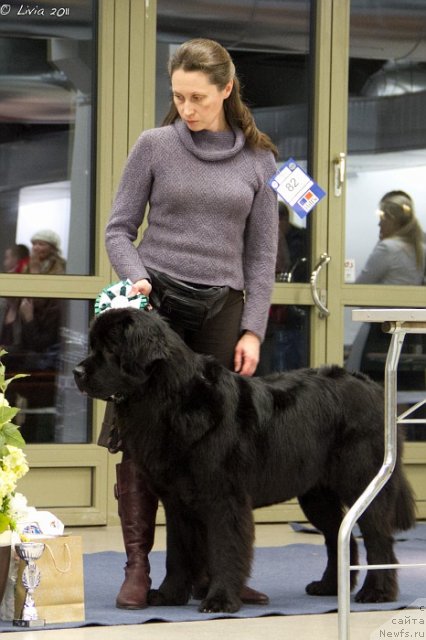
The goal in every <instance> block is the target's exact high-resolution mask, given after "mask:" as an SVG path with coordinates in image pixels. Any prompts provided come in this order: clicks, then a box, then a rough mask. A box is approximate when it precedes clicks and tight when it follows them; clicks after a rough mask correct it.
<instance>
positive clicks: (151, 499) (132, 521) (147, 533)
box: [115, 460, 158, 609]
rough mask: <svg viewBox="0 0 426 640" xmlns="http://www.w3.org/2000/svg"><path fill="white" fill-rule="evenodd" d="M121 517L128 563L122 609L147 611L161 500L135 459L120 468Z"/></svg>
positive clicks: (117, 488) (119, 603)
mask: <svg viewBox="0 0 426 640" xmlns="http://www.w3.org/2000/svg"><path fill="white" fill-rule="evenodd" d="M116 471H117V484H116V485H115V497H116V498H117V500H118V515H119V516H120V521H121V529H122V532H123V540H124V547H125V550H126V554H127V562H126V566H125V569H124V573H125V578H124V582H123V584H122V585H121V589H120V592H119V594H118V596H117V600H116V606H117V607H118V608H119V609H143V608H144V607H146V606H147V601H146V597H147V593H148V591H149V589H150V587H151V579H150V577H149V571H150V566H149V561H148V554H149V552H150V551H151V549H152V545H153V543H154V531H155V515H156V513H157V507H158V499H157V497H156V496H154V494H153V493H151V491H150V490H149V489H148V487H147V486H146V483H145V480H144V478H143V476H142V475H141V474H140V472H139V470H138V468H137V466H136V465H135V464H134V462H132V461H131V460H123V462H122V463H121V464H117V465H116Z"/></svg>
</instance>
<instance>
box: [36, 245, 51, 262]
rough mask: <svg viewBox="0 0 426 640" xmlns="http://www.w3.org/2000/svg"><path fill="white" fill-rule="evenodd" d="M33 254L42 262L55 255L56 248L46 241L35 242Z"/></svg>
mask: <svg viewBox="0 0 426 640" xmlns="http://www.w3.org/2000/svg"><path fill="white" fill-rule="evenodd" d="M31 253H32V255H33V257H34V258H36V259H37V260H40V262H42V261H43V260H46V258H49V256H51V255H52V253H54V248H53V247H52V245H51V244H49V242H44V240H34V242H33V243H32V251H31Z"/></svg>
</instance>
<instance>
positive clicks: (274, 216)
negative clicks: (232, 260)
mask: <svg viewBox="0 0 426 640" xmlns="http://www.w3.org/2000/svg"><path fill="white" fill-rule="evenodd" d="M275 171H276V166H275V162H274V160H273V156H272V154H269V153H268V154H267V155H266V154H262V159H261V160H260V159H258V177H259V188H258V190H257V193H256V195H255V198H254V201H253V206H252V210H251V212H250V215H249V217H248V220H247V224H246V229H245V248H244V280H245V305H244V313H243V317H242V322H241V328H242V330H244V331H246V330H249V331H253V333H255V334H256V335H258V336H259V338H260V339H261V340H263V338H264V336H265V331H266V325H267V321H268V313H269V306H270V301H271V295H272V289H273V286H274V280H275V263H276V259H277V247H278V203H277V196H276V194H275V192H274V191H273V189H272V187H270V186H269V185H268V180H269V178H270V177H271V176H272V175H273V174H274V173H275Z"/></svg>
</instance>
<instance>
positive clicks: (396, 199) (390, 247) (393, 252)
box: [356, 191, 425, 285]
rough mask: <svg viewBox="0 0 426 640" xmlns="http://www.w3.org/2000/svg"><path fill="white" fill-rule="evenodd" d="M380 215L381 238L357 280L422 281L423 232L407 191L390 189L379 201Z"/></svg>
mask: <svg viewBox="0 0 426 640" xmlns="http://www.w3.org/2000/svg"><path fill="white" fill-rule="evenodd" d="M379 216H380V219H379V227H380V233H379V241H378V243H377V244H376V246H375V247H374V249H373V251H372V253H371V254H370V256H369V258H368V260H367V263H366V265H365V267H364V268H363V270H362V272H361V273H360V275H359V276H358V278H357V280H356V283H357V284H393V285H421V284H423V279H424V274H425V246H424V234H423V231H422V228H421V227H420V224H419V222H418V220H417V218H416V215H415V212H414V204H413V201H412V199H411V198H410V196H409V195H408V194H407V193H405V192H404V191H389V192H388V193H386V194H385V195H384V196H383V198H382V199H381V201H380V205H379Z"/></svg>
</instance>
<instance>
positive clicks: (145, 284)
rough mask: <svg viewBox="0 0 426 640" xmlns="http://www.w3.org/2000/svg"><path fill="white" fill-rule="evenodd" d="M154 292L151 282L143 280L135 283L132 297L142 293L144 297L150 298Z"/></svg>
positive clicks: (131, 291)
mask: <svg viewBox="0 0 426 640" xmlns="http://www.w3.org/2000/svg"><path fill="white" fill-rule="evenodd" d="M151 291H152V285H151V283H150V281H149V280H146V279H143V280H138V281H137V282H134V283H133V285H132V288H131V289H130V293H131V295H135V294H136V293H141V294H142V295H144V296H149V294H150V293H151Z"/></svg>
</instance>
